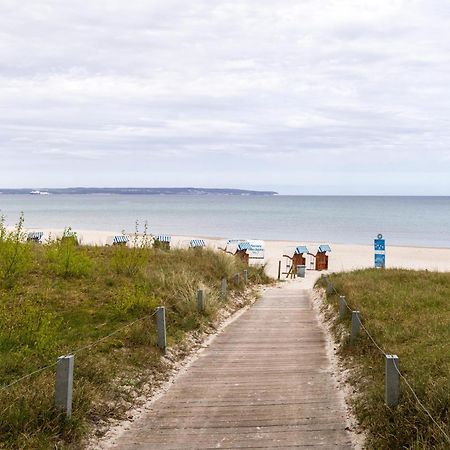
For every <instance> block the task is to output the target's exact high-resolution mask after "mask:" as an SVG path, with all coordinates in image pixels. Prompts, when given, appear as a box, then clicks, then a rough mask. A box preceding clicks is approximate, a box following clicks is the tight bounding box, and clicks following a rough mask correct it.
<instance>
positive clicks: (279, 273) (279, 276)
mask: <svg viewBox="0 0 450 450" xmlns="http://www.w3.org/2000/svg"><path fill="white" fill-rule="evenodd" d="M280 280H281V261H278V281H280Z"/></svg>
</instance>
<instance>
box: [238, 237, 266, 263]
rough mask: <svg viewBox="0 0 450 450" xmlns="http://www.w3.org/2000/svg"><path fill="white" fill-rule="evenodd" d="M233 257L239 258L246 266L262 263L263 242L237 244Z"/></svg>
mask: <svg viewBox="0 0 450 450" xmlns="http://www.w3.org/2000/svg"><path fill="white" fill-rule="evenodd" d="M235 256H238V257H239V258H241V259H242V260H243V261H244V262H245V263H246V264H250V263H259V262H261V263H262V262H263V261H264V241H259V240H254V239H252V240H248V241H243V242H241V243H239V244H238V246H237V248H236V252H235Z"/></svg>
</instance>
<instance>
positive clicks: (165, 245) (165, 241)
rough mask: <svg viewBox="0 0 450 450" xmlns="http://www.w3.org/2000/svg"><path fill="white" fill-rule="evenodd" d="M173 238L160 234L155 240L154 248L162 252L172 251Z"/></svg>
mask: <svg viewBox="0 0 450 450" xmlns="http://www.w3.org/2000/svg"><path fill="white" fill-rule="evenodd" d="M171 240H172V238H171V236H167V235H165V234H159V235H158V236H155V237H154V238H153V248H160V249H162V250H170V241H171Z"/></svg>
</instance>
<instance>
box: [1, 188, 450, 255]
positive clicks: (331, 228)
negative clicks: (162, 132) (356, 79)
mask: <svg viewBox="0 0 450 450" xmlns="http://www.w3.org/2000/svg"><path fill="white" fill-rule="evenodd" d="M22 212H23V214H24V217H25V226H26V227H27V228H31V229H40V228H61V229H62V228H64V227H69V226H70V227H72V229H73V230H75V231H76V230H77V229H79V230H105V231H113V232H121V231H122V230H125V231H127V232H131V231H133V230H134V229H135V226H136V223H138V226H139V228H140V229H141V230H142V229H143V226H144V223H145V222H147V223H148V230H149V232H150V233H152V234H169V235H171V234H172V235H192V236H202V237H222V238H235V239H266V240H293V241H297V242H298V243H302V242H323V243H327V242H331V243H345V244H368V245H370V244H371V243H372V242H373V239H374V238H375V237H376V236H377V235H378V234H382V235H383V236H384V238H385V239H386V242H387V243H389V244H392V245H401V246H419V247H438V248H450V197H375V196H371V197H364V196H294V195H275V196H254V195H211V194H205V195H73V194H72V195H65V194H59V195H56V194H55V195H22V194H16V195H10V194H2V195H0V214H2V215H4V216H6V222H7V224H9V225H12V224H14V223H15V222H16V221H17V219H18V217H19V215H20V214H21V213H22Z"/></svg>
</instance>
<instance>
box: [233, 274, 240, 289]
mask: <svg viewBox="0 0 450 450" xmlns="http://www.w3.org/2000/svg"><path fill="white" fill-rule="evenodd" d="M234 284H235V285H236V286H239V285H240V284H241V275H240V274H239V273H237V274H236V275H235V276H234Z"/></svg>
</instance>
